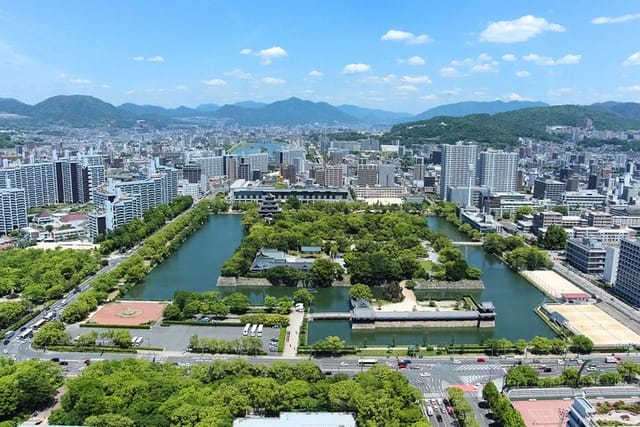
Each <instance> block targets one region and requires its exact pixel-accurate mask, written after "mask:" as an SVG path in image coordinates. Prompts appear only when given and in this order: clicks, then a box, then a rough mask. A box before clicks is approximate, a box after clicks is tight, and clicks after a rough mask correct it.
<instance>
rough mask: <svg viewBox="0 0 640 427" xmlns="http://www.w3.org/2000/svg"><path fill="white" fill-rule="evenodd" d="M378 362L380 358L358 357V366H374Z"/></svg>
mask: <svg viewBox="0 0 640 427" xmlns="http://www.w3.org/2000/svg"><path fill="white" fill-rule="evenodd" d="M376 363H378V359H358V366H373V365H375V364H376Z"/></svg>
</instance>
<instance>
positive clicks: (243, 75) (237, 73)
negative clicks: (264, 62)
mask: <svg viewBox="0 0 640 427" xmlns="http://www.w3.org/2000/svg"><path fill="white" fill-rule="evenodd" d="M226 75H227V76H231V77H235V78H237V79H240V80H251V79H252V78H253V76H252V75H251V74H250V73H247V72H246V71H242V70H241V69H239V68H236V69H235V70H231V71H229V72H228V73H226Z"/></svg>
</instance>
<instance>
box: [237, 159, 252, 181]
mask: <svg viewBox="0 0 640 427" xmlns="http://www.w3.org/2000/svg"><path fill="white" fill-rule="evenodd" d="M250 177H251V165H250V164H248V163H241V164H239V165H238V179H244V180H247V181H248V180H249V179H250Z"/></svg>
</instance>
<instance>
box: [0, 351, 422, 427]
mask: <svg viewBox="0 0 640 427" xmlns="http://www.w3.org/2000/svg"><path fill="white" fill-rule="evenodd" d="M67 386H68V392H67V393H66V394H65V395H64V396H63V397H62V402H61V404H62V407H61V408H60V409H58V410H56V411H54V413H53V414H52V415H51V417H50V418H49V422H50V423H52V424H67V425H72V424H75V425H89V424H90V425H100V426H102V425H110V426H111V425H122V426H129V425H131V426H132V425H135V426H139V427H169V426H178V425H179V426H183V427H190V426H193V427H205V426H206V427H227V426H230V425H231V424H232V420H233V419H234V418H237V417H243V416H245V415H246V414H247V413H249V412H254V413H258V414H263V415H265V416H277V415H278V414H279V413H280V412H282V411H339V412H352V413H354V414H355V416H356V418H357V422H358V425H360V426H365V427H374V426H386V427H401V426H412V427H426V426H428V425H429V424H428V422H427V421H426V420H424V417H423V415H422V413H421V412H420V408H419V406H418V402H419V401H420V400H421V398H422V396H421V393H420V392H419V391H418V390H417V389H415V388H414V387H412V386H411V385H410V384H409V382H408V381H407V379H406V378H405V377H403V376H402V375H400V374H398V373H396V372H394V371H392V370H391V369H389V368H387V367H384V366H376V367H373V368H371V369H370V370H368V371H367V372H364V373H359V374H357V375H356V376H355V377H353V378H351V379H350V378H348V377H346V376H345V375H336V376H332V377H325V375H324V374H323V373H322V372H321V371H320V369H319V368H318V367H317V366H316V365H314V364H313V363H311V362H306V361H303V362H300V363H297V364H293V365H289V364H286V363H283V362H276V363H274V364H273V365H271V366H265V365H252V364H249V363H248V362H246V361H245V360H242V359H238V360H234V361H233V362H219V361H214V362H212V363H211V364H208V365H198V366H192V367H190V368H189V369H185V368H181V367H179V366H174V365H171V364H154V363H149V362H146V361H143V360H135V359H126V360H121V361H103V362H100V363H94V364H91V366H89V367H88V368H87V369H85V371H84V372H83V373H82V375H81V376H79V377H77V378H73V379H71V380H69V381H68V383H67ZM4 389H9V388H3V390H4ZM107 418H109V419H112V420H116V419H117V422H118V424H109V423H107V422H106V420H107ZM114 422H115V421H114Z"/></svg>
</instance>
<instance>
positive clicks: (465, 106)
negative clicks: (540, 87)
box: [412, 101, 549, 121]
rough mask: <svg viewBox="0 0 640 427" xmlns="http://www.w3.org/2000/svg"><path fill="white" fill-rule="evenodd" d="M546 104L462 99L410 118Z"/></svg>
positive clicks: (484, 111)
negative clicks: (462, 100)
mask: <svg viewBox="0 0 640 427" xmlns="http://www.w3.org/2000/svg"><path fill="white" fill-rule="evenodd" d="M548 105H549V104H546V103H544V102H538V101H509V102H504V101H464V102H456V103H454V104H445V105H439V106H437V107H433V108H430V109H428V110H426V111H423V112H422V113H420V114H417V115H416V116H414V117H413V119H412V120H413V121H417V120H428V119H430V118H432V117H437V116H450V117H463V116H468V115H470V114H497V113H506V112H509V111H515V110H521V109H523V108H532V107H546V106H548Z"/></svg>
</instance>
